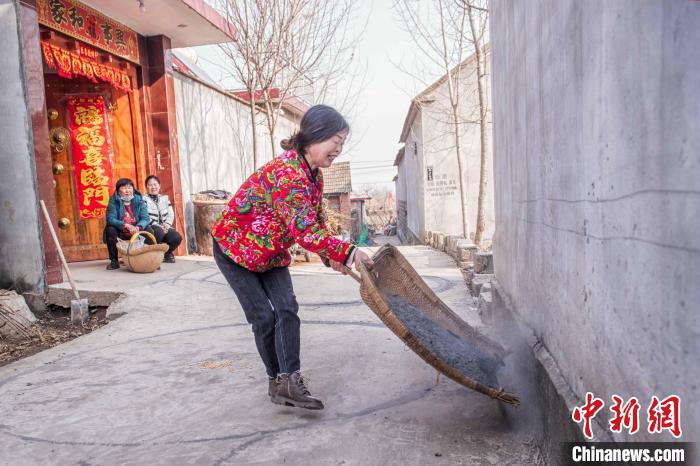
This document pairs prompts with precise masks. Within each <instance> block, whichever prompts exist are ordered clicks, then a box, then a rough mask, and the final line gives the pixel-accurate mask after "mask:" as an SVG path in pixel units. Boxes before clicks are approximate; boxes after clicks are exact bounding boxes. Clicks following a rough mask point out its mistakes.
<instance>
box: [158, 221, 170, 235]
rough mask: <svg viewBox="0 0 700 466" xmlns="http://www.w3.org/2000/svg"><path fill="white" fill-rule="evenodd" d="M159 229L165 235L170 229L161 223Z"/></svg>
mask: <svg viewBox="0 0 700 466" xmlns="http://www.w3.org/2000/svg"><path fill="white" fill-rule="evenodd" d="M160 229H161V230H163V233H167V232H168V230H169V229H170V227H168V225H166V224H165V223H163V224H161V225H160Z"/></svg>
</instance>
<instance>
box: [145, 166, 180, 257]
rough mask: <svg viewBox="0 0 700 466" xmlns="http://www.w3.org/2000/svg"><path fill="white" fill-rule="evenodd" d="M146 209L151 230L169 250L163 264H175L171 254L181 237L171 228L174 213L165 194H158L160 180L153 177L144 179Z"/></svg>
mask: <svg viewBox="0 0 700 466" xmlns="http://www.w3.org/2000/svg"><path fill="white" fill-rule="evenodd" d="M144 200H145V201H146V208H147V209H148V215H149V216H150V217H151V224H150V226H151V228H152V229H153V233H154V234H155V236H156V240H157V241H158V242H159V243H165V244H167V245H168V246H170V248H169V249H168V252H166V253H165V259H164V262H170V263H173V262H175V256H173V252H174V251H175V249H177V247H178V246H179V245H180V243H181V242H182V236H180V233H178V232H177V231H176V230H175V228H173V223H174V222H175V211H174V210H173V205H172V204H171V203H170V199H168V196H167V195H166V194H161V193H160V180H159V179H158V177H157V176H155V175H150V176H149V177H148V178H146V196H145V197H144Z"/></svg>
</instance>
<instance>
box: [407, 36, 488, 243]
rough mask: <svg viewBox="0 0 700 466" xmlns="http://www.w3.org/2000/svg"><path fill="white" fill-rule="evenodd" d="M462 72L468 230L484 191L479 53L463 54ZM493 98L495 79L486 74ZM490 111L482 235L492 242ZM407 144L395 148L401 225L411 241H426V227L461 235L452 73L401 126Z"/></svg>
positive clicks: (415, 103)
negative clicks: (481, 187) (449, 80)
mask: <svg viewBox="0 0 700 466" xmlns="http://www.w3.org/2000/svg"><path fill="white" fill-rule="evenodd" d="M485 53H486V73H487V74H489V72H490V58H489V57H490V51H489V47H488V46H487V47H486V48H485ZM456 72H459V74H460V78H459V81H458V83H459V87H460V89H459V90H460V94H461V101H460V108H459V115H460V134H459V135H460V145H461V158H462V166H463V183H464V188H465V190H466V203H467V206H466V210H467V236H469V238H470V239H473V238H474V234H475V232H476V218H477V198H478V193H479V172H480V138H479V124H478V121H477V120H478V114H479V113H478V112H479V110H478V109H479V107H478V93H477V84H476V65H475V56H474V55H472V56H470V57H469V58H467V59H466V60H464V61H463V62H462V63H461V64H460V65H459V66H458V67H456V68H455V69H454V70H453V73H456ZM485 84H486V100H487V104H488V102H490V93H491V92H490V79H486V80H485ZM490 120H491V113H490V111H489V112H488V115H487V121H488V128H487V131H486V133H487V138H486V139H487V140H486V149H487V152H486V200H485V205H484V209H485V217H486V224H485V230H484V235H483V238H484V240H485V242H490V240H491V238H492V237H493V232H494V213H493V212H494V209H493V183H492V177H493V173H492V172H493V170H492V153H493V151H492V144H491V122H490ZM400 142H402V143H403V144H404V145H403V147H402V148H401V150H399V152H398V153H397V154H396V159H395V161H394V165H395V166H396V167H398V174H397V177H396V178H395V179H394V181H395V183H396V201H397V220H398V223H397V230H398V235H399V238H400V239H401V240H402V241H404V242H407V243H416V242H422V240H423V238H424V235H425V232H426V231H439V232H442V233H445V234H450V235H462V232H463V228H462V209H461V204H460V194H459V169H458V164H457V153H456V148H455V147H456V146H455V141H454V128H453V123H452V116H451V109H450V100H449V94H448V85H447V76H446V75H445V76H443V77H442V78H440V79H438V80H437V81H436V82H435V83H434V84H432V85H431V86H429V87H428V88H427V89H425V90H424V91H423V92H421V93H420V94H418V95H417V96H416V97H415V98H414V99H413V100H412V101H411V106H410V108H409V111H408V114H407V115H406V119H405V121H404V126H403V130H402V131H401V137H400Z"/></svg>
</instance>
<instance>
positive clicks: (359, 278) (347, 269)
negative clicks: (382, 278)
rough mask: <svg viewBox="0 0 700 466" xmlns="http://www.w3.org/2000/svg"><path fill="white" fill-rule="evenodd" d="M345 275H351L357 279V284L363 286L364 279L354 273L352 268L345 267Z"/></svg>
mask: <svg viewBox="0 0 700 466" xmlns="http://www.w3.org/2000/svg"><path fill="white" fill-rule="evenodd" d="M345 273H347V274H348V275H350V276H351V277H352V278H354V279H355V281H356V282H357V283H359V284H360V285H362V278H361V277H360V275H359V274H358V273H357V272H355V271H353V270H352V269H351V268H350V267H347V266H346V267H345Z"/></svg>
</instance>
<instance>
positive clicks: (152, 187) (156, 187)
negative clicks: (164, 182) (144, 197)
mask: <svg viewBox="0 0 700 466" xmlns="http://www.w3.org/2000/svg"><path fill="white" fill-rule="evenodd" d="M146 189H147V190H148V194H152V195H153V196H155V195H157V194H160V183H158V181H157V180H156V179H155V178H151V179H150V180H148V183H146Z"/></svg>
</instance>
